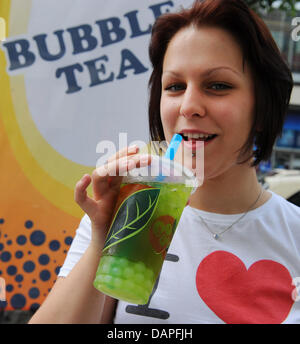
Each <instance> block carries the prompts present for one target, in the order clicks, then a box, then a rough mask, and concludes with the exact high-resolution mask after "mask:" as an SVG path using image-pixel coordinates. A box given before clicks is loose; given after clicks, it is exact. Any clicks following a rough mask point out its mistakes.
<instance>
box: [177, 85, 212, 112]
mask: <svg viewBox="0 0 300 344" xmlns="http://www.w3.org/2000/svg"><path fill="white" fill-rule="evenodd" d="M205 114H206V109H205V104H204V100H203V96H202V95H201V92H200V89H199V88H198V87H197V86H188V87H187V88H186V89H185V92H184V95H183V97H182V102H181V105H180V115H182V116H184V117H186V118H190V117H194V116H198V117H203V116H205Z"/></svg>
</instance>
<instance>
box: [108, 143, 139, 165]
mask: <svg viewBox="0 0 300 344" xmlns="http://www.w3.org/2000/svg"><path fill="white" fill-rule="evenodd" d="M138 151H139V147H138V146H137V145H132V146H129V147H125V148H123V149H121V150H119V151H118V152H117V153H116V154H114V155H112V156H111V157H110V158H109V159H108V160H107V162H111V161H113V160H117V159H120V158H122V157H125V156H127V155H133V154H136V153H138Z"/></svg>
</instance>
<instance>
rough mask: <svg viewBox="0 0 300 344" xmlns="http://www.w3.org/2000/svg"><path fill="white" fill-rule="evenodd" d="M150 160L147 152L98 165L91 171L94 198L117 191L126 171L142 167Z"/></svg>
mask: <svg viewBox="0 0 300 344" xmlns="http://www.w3.org/2000/svg"><path fill="white" fill-rule="evenodd" d="M150 162H151V156H150V155H148V154H143V155H138V154H136V155H134V156H131V157H123V158H120V159H118V160H114V161H112V162H110V163H108V164H107V165H104V166H100V167H99V168H97V169H96V170H95V171H94V172H93V191H94V196H95V199H100V198H101V197H103V196H105V194H106V193H107V192H108V191H115V192H118V191H119V188H120V185H121V182H122V179H123V177H124V176H126V175H127V174H128V173H127V172H128V171H130V170H132V169H134V168H136V167H144V166H147V165H149V163H150Z"/></svg>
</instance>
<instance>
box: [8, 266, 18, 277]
mask: <svg viewBox="0 0 300 344" xmlns="http://www.w3.org/2000/svg"><path fill="white" fill-rule="evenodd" d="M6 272H7V273H8V275H10V276H13V275H15V274H16V273H17V268H16V267H15V266H14V265H10V266H9V267H8V268H7V269H6Z"/></svg>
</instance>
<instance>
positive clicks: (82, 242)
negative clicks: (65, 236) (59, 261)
mask: <svg viewBox="0 0 300 344" xmlns="http://www.w3.org/2000/svg"><path fill="white" fill-rule="evenodd" d="M90 241H91V220H90V218H89V217H88V216H87V215H84V216H83V218H82V219H81V221H80V224H79V226H78V228H77V230H76V235H75V237H74V239H73V241H72V244H71V246H70V249H69V251H68V254H67V256H66V259H65V261H64V264H63V266H62V267H61V268H60V271H59V274H58V277H66V276H67V275H68V274H69V272H70V271H71V270H72V269H73V267H74V266H75V265H76V263H77V262H78V261H79V259H80V258H81V256H82V255H83V254H84V252H85V250H86V249H87V247H88V245H89V243H90Z"/></svg>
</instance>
